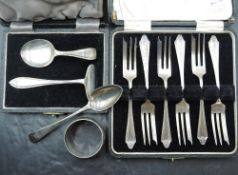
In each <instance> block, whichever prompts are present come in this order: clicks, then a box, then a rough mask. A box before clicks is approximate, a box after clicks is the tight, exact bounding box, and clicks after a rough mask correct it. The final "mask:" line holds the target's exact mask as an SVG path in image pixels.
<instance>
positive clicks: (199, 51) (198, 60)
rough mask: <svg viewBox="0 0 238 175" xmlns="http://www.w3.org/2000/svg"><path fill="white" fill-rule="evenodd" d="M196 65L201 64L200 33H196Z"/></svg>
mask: <svg viewBox="0 0 238 175" xmlns="http://www.w3.org/2000/svg"><path fill="white" fill-rule="evenodd" d="M197 65H198V66H201V35H200V34H198V50H197Z"/></svg>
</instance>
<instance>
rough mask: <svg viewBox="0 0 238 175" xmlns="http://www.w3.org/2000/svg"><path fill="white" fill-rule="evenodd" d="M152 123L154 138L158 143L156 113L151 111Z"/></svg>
mask: <svg viewBox="0 0 238 175" xmlns="http://www.w3.org/2000/svg"><path fill="white" fill-rule="evenodd" d="M150 124H151V132H152V140H153V141H154V142H155V143H156V145H158V140H157V131H156V124H155V114H154V113H153V112H152V113H150Z"/></svg>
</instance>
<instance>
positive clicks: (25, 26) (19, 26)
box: [10, 22, 33, 32]
mask: <svg viewBox="0 0 238 175" xmlns="http://www.w3.org/2000/svg"><path fill="white" fill-rule="evenodd" d="M10 29H11V31H14V32H28V31H33V22H12V23H11V24H10Z"/></svg>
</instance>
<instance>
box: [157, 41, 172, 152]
mask: <svg viewBox="0 0 238 175" xmlns="http://www.w3.org/2000/svg"><path fill="white" fill-rule="evenodd" d="M171 47H172V46H171V37H169V38H167V37H166V36H165V38H164V47H163V44H162V41H161V40H160V38H159V37H158V42H157V65H158V66H157V73H158V76H159V77H160V78H161V79H163V81H164V87H165V91H166V90H167V88H168V79H169V78H170V77H171V76H172V65H171ZM162 49H163V50H164V51H163V54H162ZM161 142H162V143H163V145H164V147H165V148H169V147H170V144H171V142H172V135H171V127H170V118H169V110H168V100H167V99H165V100H164V113H163V123H162V133H161Z"/></svg>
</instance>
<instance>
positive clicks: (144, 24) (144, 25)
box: [124, 20, 151, 31]
mask: <svg viewBox="0 0 238 175" xmlns="http://www.w3.org/2000/svg"><path fill="white" fill-rule="evenodd" d="M124 30H137V31H138V30H140V31H151V21H131V20H130V21H124Z"/></svg>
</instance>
